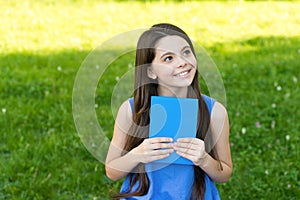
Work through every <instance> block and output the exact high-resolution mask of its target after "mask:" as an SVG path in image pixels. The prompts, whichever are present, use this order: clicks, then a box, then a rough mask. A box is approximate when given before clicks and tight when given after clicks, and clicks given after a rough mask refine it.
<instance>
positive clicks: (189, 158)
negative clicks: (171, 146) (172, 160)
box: [176, 152, 197, 163]
mask: <svg viewBox="0 0 300 200" xmlns="http://www.w3.org/2000/svg"><path fill="white" fill-rule="evenodd" d="M176 153H177V154H178V155H179V156H181V157H184V158H186V159H188V160H190V161H192V162H193V163H195V161H196V160H197V157H196V156H193V155H190V154H186V153H183V152H176Z"/></svg>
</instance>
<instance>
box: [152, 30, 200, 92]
mask: <svg viewBox="0 0 300 200" xmlns="http://www.w3.org/2000/svg"><path fill="white" fill-rule="evenodd" d="M196 70H197V60H196V58H195V56H194V54H193V52H192V50H191V47H190V45H189V44H188V43H187V42H186V41H185V40H184V39H183V38H181V37H179V36H175V35H172V36H166V37H163V38H162V39H160V40H159V41H158V42H157V44H156V46H155V57H154V59H153V61H152V65H151V67H149V68H148V76H149V77H150V78H153V79H155V78H157V81H158V84H159V85H162V86H164V87H167V88H169V89H171V90H172V91H174V89H175V90H177V89H179V88H186V87H187V86H189V85H190V84H191V83H192V81H193V79H194V76H195V73H196Z"/></svg>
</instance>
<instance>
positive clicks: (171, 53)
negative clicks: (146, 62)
mask: <svg viewBox="0 0 300 200" xmlns="http://www.w3.org/2000/svg"><path fill="white" fill-rule="evenodd" d="M186 48H189V49H190V48H191V47H190V46H188V45H186V46H184V47H183V48H182V49H181V51H183V50H184V49H186ZM168 54H170V55H174V54H175V53H173V52H170V51H168V52H166V53H163V54H162V55H161V56H160V58H162V57H164V56H165V55H168Z"/></svg>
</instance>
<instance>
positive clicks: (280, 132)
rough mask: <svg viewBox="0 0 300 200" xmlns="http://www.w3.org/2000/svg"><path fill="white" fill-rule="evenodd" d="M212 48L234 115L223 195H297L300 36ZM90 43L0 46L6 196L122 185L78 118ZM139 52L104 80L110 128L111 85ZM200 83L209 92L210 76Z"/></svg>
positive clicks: (105, 122) (103, 110) (57, 194)
mask: <svg viewBox="0 0 300 200" xmlns="http://www.w3.org/2000/svg"><path fill="white" fill-rule="evenodd" d="M206 50H207V51H208V53H209V54H210V55H211V56H212V58H213V60H214V61H215V62H216V64H217V66H218V67H219V70H220V73H221V75H222V78H223V81H224V84H225V88H226V94H227V109H228V112H229V117H230V119H231V132H232V136H231V141H232V143H231V144H232V156H233V161H234V174H233V177H232V179H231V181H230V182H229V183H227V184H225V185H224V186H219V188H220V193H221V196H222V199H249V198H258V199H261V198H266V199H268V198H271V197H282V196H284V197H285V198H286V199H292V198H294V197H296V196H300V194H299V190H298V188H299V187H300V185H299V165H298V164H299V163H298V164H297V162H298V160H299V148H298V147H299V145H298V144H299V141H300V139H299V135H298V134H297V133H298V130H299V129H300V127H299V123H298V122H297V119H299V118H300V113H299V109H298V104H299V103H298V102H299V100H300V99H299V83H298V82H299V80H300V75H299V74H300V73H299V72H300V59H299V57H300V38H285V37H257V38H252V39H249V40H244V41H234V42H232V43H222V44H215V45H214V46H212V47H207V48H206ZM88 53H89V52H88V51H76V50H66V51H61V52H57V53H49V54H48V53H46V52H42V53H37V54H32V53H15V54H8V55H0V68H1V73H0V91H1V92H0V97H1V98H0V108H1V109H2V113H1V114H2V116H1V117H0V123H1V145H0V153H1V160H0V163H2V164H1V165H0V166H1V172H2V175H1V182H0V188H1V189H0V194H1V195H2V196H0V198H1V197H4V198H17V197H22V198H25V199H31V198H50V199H51V198H53V199H55V198H62V197H63V198H83V199H86V198H94V197H99V199H101V198H104V197H108V191H109V190H110V189H113V190H116V188H117V187H118V186H119V184H120V182H117V183H112V182H111V181H109V180H108V179H107V178H106V177H105V175H104V174H105V173H104V167H103V164H102V163H99V162H98V161H97V160H96V159H94V158H93V157H92V156H91V155H90V154H89V153H88V152H87V151H86V150H85V148H84V146H83V145H82V144H81V142H80V139H79V137H78V136H77V134H76V130H75V127H74V121H73V117H72V90H73V84H74V80H75V77H76V73H77V71H78V70H79V67H80V65H81V63H82V62H83V60H84V59H85V57H86V56H87V55H88ZM133 62H134V61H133V59H132V55H129V56H126V55H125V56H123V57H120V59H119V60H117V61H116V62H114V63H112V64H111V66H110V67H109V69H108V70H107V71H105V73H104V74H103V77H102V79H101V82H100V83H99V86H101V87H100V88H99V89H97V92H96V99H95V102H96V104H97V105H98V107H96V108H95V109H96V112H97V115H98V119H99V123H100V124H101V127H103V128H104V131H105V132H106V133H107V135H108V137H111V134H112V130H113V122H114V120H113V115H112V112H111V105H110V102H111V99H110V98H111V93H112V91H113V89H114V85H115V84H116V83H117V81H118V77H121V76H122V74H123V73H125V72H126V70H128V66H129V65H133ZM202 88H203V92H204V93H208V92H207V89H206V87H205V83H202ZM3 109H5V110H6V112H5V113H4V111H3ZM257 121H259V122H260V124H261V125H262V127H261V128H257V127H255V122H257ZM272 123H273V125H272ZM274 123H275V124H274ZM243 127H245V128H246V129H247V133H246V135H243V134H240V130H241V128H243ZM286 135H289V137H290V138H291V139H290V140H289V141H286V139H285V138H286ZM4 163H5V164H4ZM266 170H267V172H268V173H266ZM266 174H270V176H269V177H266V176H267V175H266ZM241 191H243V192H241ZM228 194H230V195H228Z"/></svg>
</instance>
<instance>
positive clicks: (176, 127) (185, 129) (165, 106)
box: [149, 96, 198, 165]
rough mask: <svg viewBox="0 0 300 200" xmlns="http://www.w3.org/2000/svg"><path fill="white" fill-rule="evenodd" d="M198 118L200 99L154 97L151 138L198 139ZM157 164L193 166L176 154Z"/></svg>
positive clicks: (151, 110)
mask: <svg viewBox="0 0 300 200" xmlns="http://www.w3.org/2000/svg"><path fill="white" fill-rule="evenodd" d="M197 118H198V99H192V98H175V97H163V96H152V97H151V107H150V127H149V137H150V138H153V137H171V138H173V141H176V140H177V139H178V138H184V137H196V130H197ZM155 162H160V163H173V164H187V165H193V163H192V162H191V161H190V160H188V159H186V158H183V157H181V156H179V155H178V154H176V152H173V153H172V154H171V155H170V156H169V157H167V158H165V159H162V160H157V161H155Z"/></svg>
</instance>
